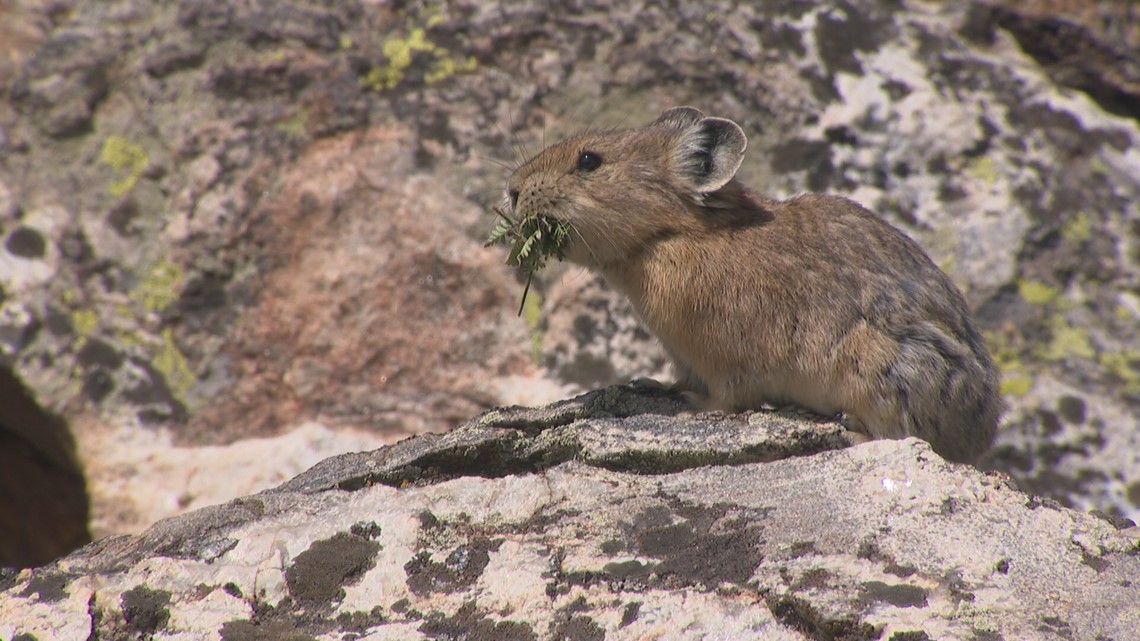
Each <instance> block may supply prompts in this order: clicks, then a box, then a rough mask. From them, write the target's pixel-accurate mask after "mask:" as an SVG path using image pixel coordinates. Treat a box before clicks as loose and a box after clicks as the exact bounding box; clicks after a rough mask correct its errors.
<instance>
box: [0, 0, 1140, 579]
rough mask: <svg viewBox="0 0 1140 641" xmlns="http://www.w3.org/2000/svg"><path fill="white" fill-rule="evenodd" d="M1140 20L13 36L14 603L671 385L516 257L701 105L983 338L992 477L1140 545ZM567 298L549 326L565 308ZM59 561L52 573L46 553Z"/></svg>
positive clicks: (152, 18)
mask: <svg viewBox="0 0 1140 641" xmlns="http://www.w3.org/2000/svg"><path fill="white" fill-rule="evenodd" d="M1138 19H1140V9H1138V8H1135V7H1134V6H1133V5H1132V3H1131V2H1129V1H1128V0H1117V1H1102V2H1087V1H1078V0H1069V1H1063V0H1054V1H1046V0H1041V1H1038V2H1013V1H1012V0H1008V1H1000V0H993V1H987V2H982V1H980V0H979V1H975V2H966V3H959V2H917V1H902V0H861V1H858V2H856V1H847V0H831V1H828V2H815V1H808V0H772V1H770V2H765V3H759V4H757V5H755V6H754V5H753V4H752V3H739V4H738V3H733V2H712V3H706V4H701V5H697V4H692V5H687V4H678V5H677V6H669V7H659V6H657V5H656V4H646V5H638V6H629V7H620V8H619V7H613V6H611V4H610V3H604V2H589V1H585V0H583V1H580V2H574V3H570V4H567V5H566V6H565V8H564V9H562V10H559V11H548V10H546V9H543V8H541V7H540V6H539V5H536V4H534V3H530V2H527V1H525V0H520V1H518V2H508V3H499V4H490V3H481V2H475V1H473V0H472V1H463V0H457V1H454V2H374V1H362V2H330V3H318V2H311V3H310V2H300V1H281V2H267V1H259V0H239V1H237V2H229V3H213V2H205V1H202V0H181V1H178V2H173V3H167V4H162V5H158V4H155V3H141V2H138V1H137V0H114V1H104V2H69V1H66V0H59V1H50V0H45V1H36V0H29V1H27V2H18V1H15V0H0V98H2V99H0V443H2V444H3V445H2V447H0V470H3V471H4V472H3V473H2V474H0V484H3V486H2V487H0V498H2V499H3V503H2V505H0V538H4V540H3V541H0V555H3V558H0V565H31V564H38V563H42V562H45V561H47V560H49V559H51V558H53V557H54V556H57V555H59V554H63V553H65V552H66V551H68V550H69V549H71V548H73V547H74V546H76V545H78V544H80V543H81V542H82V541H83V540H85V539H86V538H87V536H89V535H93V536H97V537H98V536H105V535H109V534H115V533H124V532H135V531H139V530H141V529H142V528H144V527H146V526H147V525H148V524H149V523H151V522H153V521H155V520H157V519H158V518H161V517H165V516H169V515H172V514H176V513H179V512H181V511H185V510H188V509H193V508H196V507H201V506H203V505H208V504H213V503H220V502H224V501H226V500H228V499H229V498H232V497H235V496H240V495H244V494H248V493H251V492H254V491H257V490H259V489H262V488H264V487H269V486H272V485H275V484H277V483H279V482H281V481H283V480H285V479H287V478H290V477H291V476H293V475H294V474H296V473H298V472H300V471H301V470H302V469H304V468H306V467H308V466H309V465H311V464H313V463H315V462H316V461H318V460H320V459H322V458H324V457H326V456H328V455H331V454H334V453H338V452H343V451H350V450H360V449H368V448H374V447H378V446H380V445H382V444H384V443H388V442H392V441H393V440H396V439H399V438H402V437H404V436H406V435H409V434H413V433H417V432H422V431H428V430H433V431H439V430H445V429H447V428H449V427H450V426H452V425H454V424H456V423H458V422H460V421H462V420H463V419H466V418H468V417H470V416H471V415H473V414H475V413H477V412H479V411H481V410H483V409H486V408H488V407H492V406H495V405H501V404H509V403H520V404H527V405H534V404H539V403H543V402H547V401H550V400H554V399H556V398H561V397H564V396H567V395H570V394H573V393H575V392H577V391H580V390H583V389H588V388H592V387H596V386H600V385H604V384H607V383H611V382H615V381H621V380H625V379H629V378H633V377H637V376H646V375H653V376H663V375H665V372H666V371H667V369H666V367H665V361H664V359H663V357H662V355H661V353H660V351H659V350H658V348H657V347H656V346H655V344H654V341H653V339H652V338H651V337H650V336H648V334H646V333H645V332H644V331H643V330H642V329H640V327H639V326H638V324H637V321H636V319H634V318H633V317H632V316H631V314H630V309H629V307H628V306H627V305H626V304H625V303H624V301H621V300H620V299H619V298H618V297H616V296H615V295H613V294H612V293H610V292H608V291H606V290H605V289H604V287H603V286H601V285H600V283H599V282H597V280H595V279H594V278H592V277H591V276H589V275H587V274H585V273H583V272H581V271H580V270H577V269H571V268H569V267H566V266H560V267H558V268H556V269H553V270H550V271H549V272H547V273H545V274H543V276H542V278H541V279H540V281H539V282H538V283H537V285H536V288H535V290H534V291H533V292H532V298H531V302H530V303H528V306H527V307H526V308H525V309H524V313H523V315H522V316H521V317H516V315H515V311H516V308H517V304H518V297H519V295H520V294H521V290H522V286H521V282H520V281H519V280H518V279H517V278H516V277H515V275H514V274H513V273H512V272H511V271H510V269H509V268H507V267H506V266H504V265H503V264H502V259H503V255H502V252H501V251H500V250H498V249H495V250H488V249H484V248H483V247H482V239H483V237H484V235H485V233H486V231H487V230H488V228H489V227H490V225H491V224H492V219H491V217H490V215H489V214H488V213H487V212H488V211H489V209H490V207H491V206H492V205H493V204H495V203H496V202H497V201H498V200H499V198H500V195H501V192H502V185H503V182H504V180H505V178H506V176H507V175H508V174H509V173H510V170H511V169H512V168H513V167H514V166H515V165H516V163H518V162H519V161H520V160H521V159H522V158H523V157H525V156H526V155H527V154H529V153H534V152H536V151H537V150H538V149H540V148H541V147H542V145H543V144H544V141H552V140H555V139H557V138H558V137H560V136H561V135H564V134H566V133H569V132H573V131H575V130H578V129H581V128H583V127H587V126H595V127H598V126H619V127H620V126H633V125H638V124H641V123H643V122H645V121H648V120H650V119H651V118H653V117H654V116H655V115H656V114H657V113H658V112H660V111H661V110H662V109H664V108H666V107H669V106H673V105H677V104H690V105H694V106H698V107H700V108H702V109H703V110H705V111H706V112H707V113H710V114H715V115H719V116H724V117H728V118H732V119H734V120H736V121H737V122H739V123H741V124H742V126H744V128H745V130H746V132H747V133H748V135H749V139H750V147H749V156H748V159H747V161H746V165H745V168H744V169H743V176H744V177H745V179H746V180H747V181H748V182H749V183H750V184H751V185H752V186H753V187H755V188H757V189H760V190H762V191H765V192H767V193H769V194H771V195H774V196H789V195H792V194H795V193H797V192H801V191H805V190H816V191H831V192H837V193H843V194H847V195H850V196H852V197H854V198H856V199H857V200H860V201H861V202H863V203H865V204H867V205H868V206H871V207H872V208H874V209H876V210H877V211H878V212H879V213H880V214H881V215H883V216H884V217H886V218H887V219H889V220H890V221H891V222H893V223H895V224H896V225H898V226H900V227H901V228H903V229H904V230H905V231H907V233H909V234H911V235H912V236H913V237H914V238H915V239H916V240H918V241H919V242H920V243H921V244H922V245H923V246H924V247H926V248H927V250H928V251H929V252H930V253H931V255H932V256H933V257H934V259H935V261H936V262H938V263H939V264H940V265H941V266H942V267H943V268H944V269H945V270H946V271H947V272H948V273H950V274H951V276H952V277H953V278H954V280H955V281H956V282H957V283H958V284H959V285H960V286H961V287H962V288H963V290H964V291H965V292H966V295H967V297H968V299H969V300H970V302H971V303H972V304H973V305H974V307H975V310H976V312H977V314H978V319H979V322H980V324H981V325H982V327H983V329H984V330H985V331H986V334H987V337H988V339H989V340H990V342H991V345H992V348H993V350H994V352H995V355H996V356H997V358H998V360H999V361H1000V363H1001V365H1002V368H1003V373H1004V383H1003V389H1004V391H1005V393H1006V396H1007V397H1008V398H1009V400H1010V402H1011V405H1012V406H1013V409H1012V410H1011V411H1010V413H1009V415H1008V416H1007V419H1006V422H1005V425H1004V427H1003V432H1002V434H1001V437H1000V443H999V445H998V447H997V448H995V450H994V452H993V453H992V455H991V456H990V457H989V458H988V459H987V460H986V461H985V462H984V465H985V466H986V467H987V468H991V469H996V470H1001V471H1004V472H1006V473H1008V474H1009V475H1011V476H1012V477H1013V478H1014V479H1015V481H1016V482H1017V483H1018V484H1019V486H1021V487H1022V488H1023V489H1025V490H1027V491H1030V492H1033V493H1037V494H1041V495H1044V496H1047V497H1050V498H1052V499H1055V500H1057V501H1059V502H1061V503H1063V504H1066V505H1071V506H1074V507H1078V508H1081V509H1098V510H1102V511H1105V512H1107V513H1108V514H1111V515H1118V516H1130V517H1132V518H1136V516H1137V515H1138V514H1140V480H1138V479H1140V474H1138V471H1140V447H1138V445H1140V444H1138V443H1137V441H1138V440H1140V436H1138V433H1137V410H1138V408H1140V344H1138V342H1137V339H1136V338H1135V337H1136V335H1137V329H1138V326H1140V205H1138V204H1137V203H1138V202H1140V198H1137V191H1138V189H1140V151H1138V148H1137V147H1138V143H1140V123H1138V122H1137V120H1138V118H1140V26H1138V24H1140V20H1138ZM535 294H537V295H535ZM29 541H30V542H32V543H29Z"/></svg>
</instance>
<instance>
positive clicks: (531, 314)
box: [521, 292, 542, 363]
mask: <svg viewBox="0 0 1140 641" xmlns="http://www.w3.org/2000/svg"><path fill="white" fill-rule="evenodd" d="M521 316H522V319H523V322H524V323H526V327H527V330H528V331H529V332H530V355H531V358H533V359H534V361H535V362H536V363H537V362H539V361H541V360H542V330H541V329H540V327H539V326H540V323H541V321H542V295H540V294H539V293H537V292H531V294H530V296H527V297H526V298H525V299H523V306H522V314H521Z"/></svg>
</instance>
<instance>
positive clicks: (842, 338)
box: [507, 107, 1003, 461]
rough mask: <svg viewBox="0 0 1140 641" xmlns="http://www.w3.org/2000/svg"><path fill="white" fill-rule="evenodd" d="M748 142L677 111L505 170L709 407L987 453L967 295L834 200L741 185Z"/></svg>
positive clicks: (981, 376)
mask: <svg viewBox="0 0 1140 641" xmlns="http://www.w3.org/2000/svg"><path fill="white" fill-rule="evenodd" d="M746 144H747V143H746V139H745V136H744V132H743V131H742V130H741V129H740V127H739V126H738V125H736V124H735V123H733V122H732V121H729V120H724V119H719V118H706V117H705V116H704V114H702V113H701V112H700V111H698V110H696V109H693V108H689V107H677V108H674V109H670V110H668V111H665V112H664V113H662V114H661V116H660V117H659V118H658V119H657V120H655V121H653V122H652V123H650V124H649V125H646V126H644V127H640V128H637V129H628V130H622V131H610V132H602V133H592V134H586V135H582V136H577V137H573V138H570V139H567V140H564V141H562V142H560V143H557V144H555V145H552V146H551V147H549V148H547V149H545V150H544V151H542V152H541V153H540V154H539V155H538V156H536V157H535V158H533V159H531V160H530V161H529V162H527V163H526V164H524V165H523V166H522V167H520V168H519V169H518V170H516V171H515V173H514V174H513V175H512V176H511V178H510V181H509V183H508V187H507V192H508V198H509V200H510V206H511V208H512V209H513V210H514V214H515V215H516V216H532V215H543V216H547V217H550V218H553V219H556V220H560V221H564V222H566V223H569V225H570V226H571V228H572V232H571V238H570V241H569V243H568V245H567V246H566V247H565V256H566V258H567V259H568V260H570V261H572V262H575V263H577V264H580V265H582V266H585V267H587V268H589V269H591V270H594V271H597V272H599V273H601V274H602V275H603V276H604V277H605V278H606V280H607V281H608V282H609V283H610V284H611V285H612V286H613V287H615V288H616V289H618V290H619V291H621V292H623V293H624V294H625V295H626V296H628V297H629V299H630V300H631V301H632V302H633V304H634V306H635V308H636V309H637V311H638V313H639V314H640V315H641V318H642V319H643V321H644V322H645V323H646V324H647V325H648V327H649V329H650V330H651V331H652V332H653V333H654V334H655V335H656V336H657V337H658V339H659V340H660V341H661V343H662V344H663V346H664V347H665V349H666V351H667V352H668V353H669V355H670V356H671V357H672V359H673V362H674V365H675V368H676V374H677V378H678V380H677V382H676V384H675V387H677V388H678V389H681V390H683V391H686V392H688V393H689V395H690V397H692V398H695V399H696V400H697V402H698V403H699V404H701V405H703V406H704V407H706V408H709V409H722V410H726V411H735V410H743V409H758V408H759V407H760V406H761V405H763V404H766V403H768V404H776V405H781V404H794V405H798V406H802V407H805V408H808V409H811V410H813V411H815V412H818V413H820V414H823V415H834V414H837V413H840V412H843V413H845V414H846V416H847V418H848V422H849V425H850V426H851V427H852V429H854V430H857V431H861V432H865V433H866V434H868V435H870V436H872V437H876V438H902V437H905V436H917V437H920V438H923V439H925V440H926V441H928V442H930V444H931V445H932V446H933V448H934V449H935V451H937V452H939V453H940V454H942V455H943V456H944V457H946V458H948V459H951V460H956V461H972V460H974V459H976V458H977V457H978V456H979V455H980V454H981V453H982V452H984V451H985V450H986V449H988V448H989V446H990V445H991V443H992V441H993V438H994V434H995V431H996V428H997V422H998V418H999V416H1000V414H1001V411H1002V409H1003V403H1002V401H1001V397H1000V394H999V393H998V373H997V370H996V368H995V367H994V363H993V361H992V359H991V358H990V356H989V354H988V353H987V351H986V347H985V345H984V343H983V341H982V338H981V336H980V335H979V333H978V331H977V330H976V328H975V327H974V324H973V321H972V320H971V317H970V313H969V310H968V307H967V305H966V302H965V300H964V299H963V297H962V295H961V293H960V292H959V291H958V289H957V288H956V287H955V286H954V284H953V283H952V282H951V281H950V279H949V278H947V277H946V275H945V274H943V273H942V272H941V271H940V270H939V269H938V267H936V266H935V265H934V264H933V263H932V262H931V260H930V259H929V257H927V255H926V254H925V253H924V252H923V251H922V249H921V248H920V247H919V246H918V245H917V244H916V243H915V242H914V241H912V240H911V239H910V238H908V237H907V236H906V235H904V234H903V233H902V232H900V231H899V230H897V229H895V228H894V227H892V226H891V225H889V224H888V223H886V222H884V221H883V220H882V219H880V218H879V217H877V216H876V215H874V214H872V213H871V212H870V211H868V210H867V209H865V208H863V207H861V206H859V205H858V204H856V203H854V202H852V201H850V200H847V199H845V198H840V197H836V196H824V195H803V196H798V197H796V198H792V199H790V200H786V201H776V200H770V199H767V198H762V197H759V196H757V195H754V194H752V193H750V192H749V191H748V190H746V189H745V188H744V187H743V186H742V185H741V184H740V183H739V182H738V181H737V180H736V179H735V175H736V172H737V170H738V169H739V167H740V164H741V161H742V160H743V157H744V149H745V147H746Z"/></svg>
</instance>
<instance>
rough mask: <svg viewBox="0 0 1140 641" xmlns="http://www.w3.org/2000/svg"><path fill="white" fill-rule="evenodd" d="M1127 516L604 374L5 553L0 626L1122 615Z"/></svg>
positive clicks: (955, 622)
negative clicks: (700, 410)
mask: <svg viewBox="0 0 1140 641" xmlns="http://www.w3.org/2000/svg"><path fill="white" fill-rule="evenodd" d="M1138 539H1140V533H1138V529H1137V528H1136V527H1135V526H1134V525H1133V524H1132V523H1131V522H1129V521H1124V520H1121V519H1116V520H1113V519H1109V518H1100V517H1097V516H1094V515H1091V514H1085V513H1081V512H1077V511H1074V510H1070V509H1067V508H1063V507H1061V506H1059V505H1057V504H1055V503H1052V502H1050V501H1046V500H1041V499H1038V498H1035V497H1032V496H1028V495H1026V494H1024V493H1022V492H1020V491H1018V490H1016V489H1014V488H1013V487H1012V486H1011V484H1010V483H1009V482H1008V480H1007V479H1006V477H1004V476H1003V475H1000V474H995V473H990V474H986V473H982V472H979V471H977V470H975V469H974V468H972V467H969V466H963V465H954V464H949V463H947V462H945V461H943V460H942V459H941V458H939V457H938V456H937V455H936V454H934V453H933V452H932V451H931V449H930V448H929V446H927V445H926V444H925V443H923V442H921V441H918V440H914V439H909V440H903V441H876V442H872V443H866V444H862V445H858V446H851V443H850V441H849V440H848V438H847V436H846V434H845V432H844V430H843V428H842V427H841V426H840V425H838V424H836V423H832V422H827V421H819V420H813V419H811V418H807V417H804V416H801V415H795V414H789V413H786V412H776V411H772V412H755V413H747V414H740V415H722V414H695V415H693V414H687V413H685V412H684V407H683V405H682V404H681V403H680V402H678V401H677V400H676V399H674V398H672V397H670V396H667V395H664V394H663V393H660V392H656V391H653V390H648V389H640V388H630V387H611V388H607V389H603V390H600V391H597V392H592V393H589V394H586V395H583V396H580V397H578V398H575V399H572V400H568V401H562V402H559V403H556V404H554V405H550V406H547V407H545V408H541V409H525V408H508V409H499V410H495V411H491V412H488V413H486V414H483V415H481V416H479V417H477V418H475V419H474V420H471V421H469V422H467V423H466V424H464V425H461V426H460V427H458V428H456V429H454V430H452V431H451V432H449V433H446V434H440V435H423V436H417V437H414V438H411V439H408V440H405V441H403V442H400V443H398V444H396V445H393V446H390V447H386V448H383V449H380V450H376V451H373V452H368V453H358V454H348V455H343V456H338V457H335V458H331V459H328V460H326V461H324V462H323V463H321V464H319V465H317V466H315V467H313V468H312V469H310V470H309V471H307V472H305V473H304V474H301V475H300V476H298V477H296V478H294V479H292V480H291V481H289V482H287V483H285V484H284V485H281V486H280V487H277V488H275V489H272V490H268V491H265V492H262V493H260V494H256V495H253V496H249V497H245V498H241V499H237V500H234V501H231V502H230V503H227V504H225V505H221V506H217V507H211V508H206V509H202V510H198V511H195V512H192V513H189V514H186V515H183V516H180V517H176V518H173V519H169V520H166V521H162V522H160V523H158V524H156V525H155V526H153V527H151V528H150V529H149V530H147V531H146V532H144V533H143V534H141V535H138V536H123V537H117V538H110V539H105V540H102V541H98V542H96V543H93V544H91V545H88V546H87V547H85V548H83V549H81V550H79V551H78V552H76V553H74V554H72V555H71V556H69V557H67V558H64V559H62V560H60V561H58V562H56V563H55V564H52V565H50V566H45V567H42V568H38V569H35V570H25V571H23V572H20V573H19V574H8V575H6V576H2V577H0V590H2V591H0V638H3V639H6V640H15V639H20V640H22V641H23V640H27V639H32V638H35V639H38V640H40V641H46V640H48V639H61V640H63V639H84V638H86V639H127V638H130V639H139V638H162V639H217V638H221V639H224V640H228V641H235V640H239V639H240V640H253V639H266V640H268V639H289V640H302V639H330V640H331V639H337V640H345V639H375V640H379V639H386V640H387V639H472V640H473V639H507V640H516V639H517V640H522V639H581V640H584V639H603V638H605V639H611V640H612V639H697V638H712V637H710V636H709V635H713V634H714V633H715V635H716V636H715V638H731V639H894V640H896V641H902V640H904V639H909V640H918V639H971V640H980V639H1090V640H1092V639H1115V640H1117V641H1125V640H1128V639H1137V638H1140V636H1138V634H1140V633H1138V632H1137V631H1138V630H1140V581H1138V580H1137V577H1140V547H1138Z"/></svg>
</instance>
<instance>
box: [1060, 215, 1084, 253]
mask: <svg viewBox="0 0 1140 641" xmlns="http://www.w3.org/2000/svg"><path fill="white" fill-rule="evenodd" d="M1061 238H1063V239H1065V241H1066V242H1069V243H1072V244H1074V245H1079V244H1081V243H1083V242H1085V241H1086V240H1089V239H1090V238H1092V219H1090V218H1089V217H1088V215H1087V214H1085V213H1083V212H1082V213H1079V214H1077V215H1076V216H1074V217H1073V219H1072V220H1070V221H1068V222H1067V223H1065V226H1064V227H1063V228H1061Z"/></svg>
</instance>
